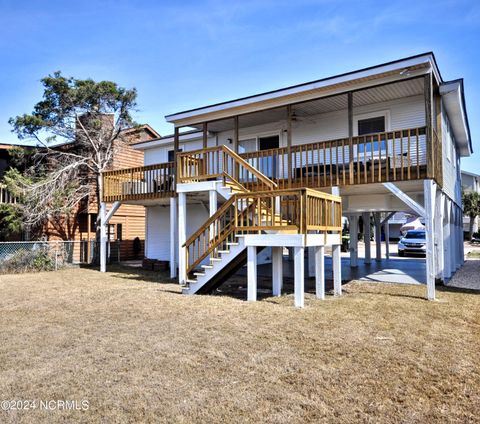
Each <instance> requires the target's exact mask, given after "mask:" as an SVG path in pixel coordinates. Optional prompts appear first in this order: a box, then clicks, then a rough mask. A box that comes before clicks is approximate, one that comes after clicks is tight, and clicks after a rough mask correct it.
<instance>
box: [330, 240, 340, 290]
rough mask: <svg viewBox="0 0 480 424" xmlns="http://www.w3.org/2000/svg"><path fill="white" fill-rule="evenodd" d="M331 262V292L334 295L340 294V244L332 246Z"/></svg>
mask: <svg viewBox="0 0 480 424" xmlns="http://www.w3.org/2000/svg"><path fill="white" fill-rule="evenodd" d="M332 262H333V293H334V295H335V296H341V294H342V257H341V245H339V244H335V245H333V246H332Z"/></svg>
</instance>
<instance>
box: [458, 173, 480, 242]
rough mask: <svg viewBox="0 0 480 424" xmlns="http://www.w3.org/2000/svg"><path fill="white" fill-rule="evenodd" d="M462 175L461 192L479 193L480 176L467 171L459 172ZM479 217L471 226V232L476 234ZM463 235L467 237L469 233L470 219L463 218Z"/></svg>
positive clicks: (479, 221) (467, 217)
mask: <svg viewBox="0 0 480 424" xmlns="http://www.w3.org/2000/svg"><path fill="white" fill-rule="evenodd" d="M461 173H462V190H463V191H466V192H472V191H474V192H475V191H476V192H477V193H480V175H477V174H473V173H471V172H467V171H461ZM479 223H480V217H478V216H477V218H476V219H475V222H474V224H473V232H474V233H476V232H477V231H478V230H479ZM463 233H464V234H465V235H468V234H469V233H470V217H469V216H467V215H464V216H463Z"/></svg>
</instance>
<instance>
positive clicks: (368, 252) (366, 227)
mask: <svg viewBox="0 0 480 424" xmlns="http://www.w3.org/2000/svg"><path fill="white" fill-rule="evenodd" d="M362 217H363V242H364V244H365V259H364V261H363V262H364V263H365V264H371V263H372V249H371V243H370V238H371V229H370V212H364V213H363V214H362Z"/></svg>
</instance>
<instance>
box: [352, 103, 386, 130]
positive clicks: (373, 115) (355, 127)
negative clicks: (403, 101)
mask: <svg viewBox="0 0 480 424" xmlns="http://www.w3.org/2000/svg"><path fill="white" fill-rule="evenodd" d="M390 114H391V112H390V109H383V110H377V111H375V112H368V113H361V114H358V115H355V114H354V115H353V136H354V137H357V136H358V121H361V120H363V119H370V118H380V117H381V116H383V117H384V118H385V131H391V117H390Z"/></svg>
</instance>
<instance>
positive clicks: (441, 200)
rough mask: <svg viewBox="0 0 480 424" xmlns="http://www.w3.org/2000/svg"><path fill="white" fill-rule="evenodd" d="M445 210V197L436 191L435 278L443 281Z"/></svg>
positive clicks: (439, 191)
mask: <svg viewBox="0 0 480 424" xmlns="http://www.w3.org/2000/svg"><path fill="white" fill-rule="evenodd" d="M444 209H445V195H444V194H443V193H442V191H441V190H437V193H436V198H435V216H434V225H433V227H434V231H435V278H438V279H439V280H443V274H444V268H445V261H444V250H443V248H444V242H443V212H444Z"/></svg>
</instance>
